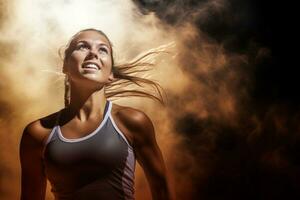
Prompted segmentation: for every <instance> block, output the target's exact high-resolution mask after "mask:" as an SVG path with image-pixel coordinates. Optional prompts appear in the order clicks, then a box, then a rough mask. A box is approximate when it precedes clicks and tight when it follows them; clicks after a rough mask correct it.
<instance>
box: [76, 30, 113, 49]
mask: <svg viewBox="0 0 300 200" xmlns="http://www.w3.org/2000/svg"><path fill="white" fill-rule="evenodd" d="M80 41H87V42H96V43H101V44H102V43H104V44H106V45H107V46H109V47H110V44H109V41H108V40H107V38H106V37H105V36H104V35H102V34H101V33H99V32H96V31H83V32H81V33H79V34H78V35H76V36H75V37H74V38H73V39H72V42H71V44H76V43H78V42H80Z"/></svg>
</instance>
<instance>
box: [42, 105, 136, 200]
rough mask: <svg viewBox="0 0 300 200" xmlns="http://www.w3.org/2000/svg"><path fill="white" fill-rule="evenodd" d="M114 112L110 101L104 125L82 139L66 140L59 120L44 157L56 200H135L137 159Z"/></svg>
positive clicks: (49, 138)
mask: <svg viewBox="0 0 300 200" xmlns="http://www.w3.org/2000/svg"><path fill="white" fill-rule="evenodd" d="M111 108H112V103H111V102H110V101H107V102H106V106H105V111H104V117H103V120H102V122H101V123H100V124H99V126H98V127H97V128H96V130H94V131H93V132H91V133H90V134H88V135H86V136H84V137H81V138H76V139H67V138H65V137H64V136H63V135H62V133H61V130H60V126H59V125H58V120H56V121H57V122H56V124H55V126H54V127H53V129H52V131H51V133H50V135H49V136H48V138H47V141H46V142H45V146H44V154H43V161H44V167H45V174H46V176H47V178H48V180H49V181H50V183H51V187H52V189H51V191H52V193H53V194H54V196H55V199H56V200H83V199H84V200H102V199H103V200H115V199H130V200H131V199H134V170H135V155H134V152H133V148H132V147H131V146H130V144H129V143H128V141H127V139H126V138H125V136H124V134H123V133H122V132H121V131H120V129H118V127H117V125H116V123H115V122H114V120H113V117H112V115H111ZM59 114H60V113H59ZM58 118H59V117H57V119H58Z"/></svg>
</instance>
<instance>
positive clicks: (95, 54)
mask: <svg viewBox="0 0 300 200" xmlns="http://www.w3.org/2000/svg"><path fill="white" fill-rule="evenodd" d="M93 58H96V59H97V60H98V59H99V52H98V51H97V50H96V49H95V48H92V49H91V50H90V51H89V53H88V55H87V58H86V59H93Z"/></svg>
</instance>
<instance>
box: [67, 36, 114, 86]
mask: <svg viewBox="0 0 300 200" xmlns="http://www.w3.org/2000/svg"><path fill="white" fill-rule="evenodd" d="M68 52H69V53H68V55H66V58H65V60H64V66H63V73H64V74H67V75H68V78H69V79H70V80H71V81H72V82H73V83H74V84H79V83H80V84H88V85H92V84H93V85H95V86H101V87H102V86H103V85H105V84H106V83H109V82H111V81H112V80H113V73H112V55H111V52H112V51H111V46H110V44H109V41H108V40H107V39H106V38H105V36H103V35H101V34H100V33H98V32H96V31H84V32H81V33H79V34H78V35H77V36H76V37H75V38H74V39H73V40H72V41H71V43H70V46H69V50H68Z"/></svg>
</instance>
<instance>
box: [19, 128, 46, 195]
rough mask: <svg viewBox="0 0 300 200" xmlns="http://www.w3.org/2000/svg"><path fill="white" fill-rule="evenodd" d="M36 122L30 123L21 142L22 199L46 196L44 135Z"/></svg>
mask: <svg viewBox="0 0 300 200" xmlns="http://www.w3.org/2000/svg"><path fill="white" fill-rule="evenodd" d="M36 126H37V125H36V122H35V123H30V124H28V125H27V126H26V127H25V128H24V130H23V134H22V138H21V142H20V151H19V155H20V164H21V199H22V200H42V199H44V198H45V191H46V183H47V182H46V176H45V174H44V168H43V162H42V149H43V143H42V137H41V134H39V132H38V131H39V130H38V128H37V127H36Z"/></svg>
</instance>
